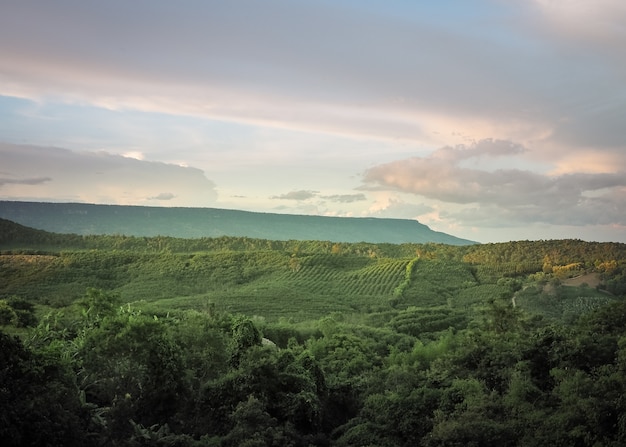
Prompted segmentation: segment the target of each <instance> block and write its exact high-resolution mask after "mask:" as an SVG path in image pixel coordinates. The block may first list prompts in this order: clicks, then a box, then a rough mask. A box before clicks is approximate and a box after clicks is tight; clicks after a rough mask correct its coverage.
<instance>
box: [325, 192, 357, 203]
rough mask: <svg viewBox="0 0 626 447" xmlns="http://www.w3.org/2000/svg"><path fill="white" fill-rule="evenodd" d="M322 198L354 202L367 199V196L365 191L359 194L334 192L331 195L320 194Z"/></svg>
mask: <svg viewBox="0 0 626 447" xmlns="http://www.w3.org/2000/svg"><path fill="white" fill-rule="evenodd" d="M320 198H322V199H325V200H329V201H331V202H337V203H354V202H362V201H364V200H367V197H366V196H365V194H363V193H358V194H333V195H329V196H320Z"/></svg>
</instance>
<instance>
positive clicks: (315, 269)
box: [0, 219, 626, 321]
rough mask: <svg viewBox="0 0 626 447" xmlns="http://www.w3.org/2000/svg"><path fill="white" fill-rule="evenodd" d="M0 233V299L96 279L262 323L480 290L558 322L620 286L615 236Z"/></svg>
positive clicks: (50, 293) (485, 296) (44, 296)
mask: <svg viewBox="0 0 626 447" xmlns="http://www.w3.org/2000/svg"><path fill="white" fill-rule="evenodd" d="M0 230H1V233H0V234H1V236H0V249H4V251H3V252H2V256H0V267H2V268H1V269H0V279H2V282H1V284H0V297H2V296H13V295H15V296H19V297H22V298H25V299H28V300H31V301H33V302H35V303H38V304H44V305H47V306H53V307H59V306H65V305H69V304H70V303H72V302H73V301H75V300H77V299H79V298H80V297H81V296H82V295H83V294H84V292H85V290H86V289H87V288H89V287H96V288H100V289H104V290H110V291H114V292H116V293H119V294H120V295H121V296H122V298H123V299H124V300H125V301H127V302H134V303H137V305H138V306H139V307H141V308H143V309H145V310H149V311H150V312H156V313H159V312H161V311H163V312H167V311H169V310H172V309H178V310H181V309H197V308H199V307H202V306H205V305H207V303H210V304H211V305H212V306H214V307H216V308H217V309H219V310H221V311H225V312H231V313H243V314H247V315H257V316H260V317H263V318H266V319H268V320H269V321H276V320H277V319H279V318H281V317H289V318H291V319H295V320H297V321H305V320H311V319H317V318H320V317H322V316H324V315H327V314H329V313H332V312H343V313H347V314H358V315H362V314H368V313H372V312H390V313H389V315H390V318H391V316H392V315H393V313H394V312H398V311H400V310H402V309H406V308H408V307H411V306H413V307H415V306H417V307H441V306H443V307H446V308H448V309H452V310H453V311H454V312H457V311H458V312H469V313H472V312H475V311H477V310H479V309H480V308H481V306H484V305H485V303H487V302H489V300H490V299H496V298H497V299H499V298H501V297H502V296H506V297H507V299H509V300H510V299H512V297H513V293H515V304H516V306H518V307H520V308H525V309H527V310H529V311H533V312H538V313H540V314H542V315H543V316H544V317H548V318H557V319H558V318H561V317H566V316H567V317H568V318H569V317H572V312H574V315H576V314H577V312H576V310H575V308H576V307H577V306H578V307H579V308H580V310H581V311H582V310H584V309H585V308H593V307H594V306H596V305H598V304H601V303H605V302H607V301H610V300H612V299H615V298H616V297H617V296H619V295H620V294H623V293H624V290H623V281H624V277H623V275H622V269H623V263H624V261H626V249H625V246H624V244H612V243H587V242H582V241H543V242H524V241H520V242H511V243H506V244H487V245H469V246H451V245H441V244H400V245H394V244H368V243H359V244H351V243H344V244H339V243H329V242H326V241H268V240H263V239H252V238H239V237H221V238H199V239H179V238H171V237H161V236H156V237H132V236H120V235H112V236H106V235H101V236H91V235H90V236H80V235H62V234H55V233H48V232H45V231H41V230H34V229H31V228H28V227H24V226H22V225H19V224H15V223H14V222H11V221H7V220H2V219H0ZM552 259H554V261H553V260H552ZM548 271H549V272H551V273H546V272H548ZM585 272H587V273H590V272H598V273H597V275H598V278H600V277H601V278H602V281H601V282H600V283H599V284H597V287H589V285H581V286H576V287H571V286H566V285H562V284H561V282H562V281H564V280H565V279H567V278H570V277H574V276H579V275H581V274H583V273H585ZM576 303H578V304H576ZM572 309H574V310H572Z"/></svg>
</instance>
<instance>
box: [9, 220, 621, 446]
mask: <svg viewBox="0 0 626 447" xmlns="http://www.w3.org/2000/svg"><path fill="white" fill-rule="evenodd" d="M625 387H626V244H619V243H595V242H584V241H580V240H549V241H516V242H508V243H498V244H482V245H481V244H474V245H464V246H452V245H444V244H435V243H426V244H372V243H337V242H331V241H304V240H290V241H271V240H264V239H254V238H247V237H217V238H195V239H180V238H173V237H164V236H154V237H139V236H123V235H102V236H93V235H92V236H89V235H76V234H56V233H48V232H45V231H41V230H34V229H32V228H27V227H23V226H21V225H18V224H15V223H13V222H11V221H7V220H3V219H0V439H2V440H3V445H5V446H26V445H37V446H74V445H76V446H79V445H80V446H129V447H130V446H142V445H156V446H249V447H251V446H303V447H307V446H338V447H339V446H425V447H434V446H498V447H501V446H546V445H552V446H614V447H617V446H623V445H626V399H625V398H624V396H625V395H626V390H625V389H624V388H625Z"/></svg>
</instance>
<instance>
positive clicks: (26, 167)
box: [0, 143, 217, 206]
mask: <svg viewBox="0 0 626 447" xmlns="http://www.w3.org/2000/svg"><path fill="white" fill-rule="evenodd" d="M0 159H2V162H3V168H4V169H7V170H8V171H10V172H11V173H13V175H14V176H15V177H16V178H17V179H22V180H18V181H15V180H14V181H9V182H7V181H4V184H3V186H2V189H0V194H1V195H2V196H4V197H6V198H11V199H15V198H18V197H19V198H20V199H24V200H29V199H33V198H37V200H47V201H54V202H58V201H77V202H91V203H111V204H123V205H140V204H143V203H145V201H146V200H154V199H156V200H169V201H170V202H171V205H173V206H203V205H204V206H210V205H212V204H214V203H215V201H216V200H217V193H216V191H215V185H214V184H213V182H211V181H210V180H208V179H207V178H206V177H205V176H204V173H203V172H202V171H201V170H199V169H195V168H184V167H181V166H177V165H171V164H166V163H157V162H150V161H145V160H137V159H133V158H127V157H123V156H121V155H112V154H109V153H107V152H103V151H101V152H96V153H94V152H75V151H70V150H67V149H61V148H53V147H41V146H32V145H16V144H8V143H0ZM34 174H37V175H36V176H35V175H34ZM42 174H43V175H42ZM163 188H168V189H169V190H170V191H171V192H168V193H160V192H159V191H162V190H163ZM147 197H148V198H150V199H146V198H147Z"/></svg>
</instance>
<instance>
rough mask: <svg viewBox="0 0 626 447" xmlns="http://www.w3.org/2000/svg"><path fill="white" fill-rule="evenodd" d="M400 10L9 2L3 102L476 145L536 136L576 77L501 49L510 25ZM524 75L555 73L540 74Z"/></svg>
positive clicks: (281, 4) (275, 3)
mask: <svg viewBox="0 0 626 447" xmlns="http://www.w3.org/2000/svg"><path fill="white" fill-rule="evenodd" d="M496 6H498V5H493V4H491V5H490V7H492V8H495V7H496ZM483 7H484V5H483ZM407 12H408V14H406V15H405V16H404V17H402V18H399V17H393V15H389V14H379V15H375V14H372V13H370V12H368V11H367V10H366V8H354V7H352V8H351V7H346V6H336V5H334V4H329V3H309V4H306V3H302V2H296V3H294V2H289V1H284V0H271V1H267V2H263V4H260V3H259V2H256V1H252V0H248V1H245V0H244V1H241V2H236V3H229V2H225V3H224V2H223V3H220V4H219V5H218V4H214V3H213V2H206V3H204V4H203V3H199V2H191V1H186V2H185V1H183V2H182V3H180V2H179V3H177V4H176V6H172V5H169V4H167V2H151V3H150V5H146V4H140V3H135V2H133V3H129V2H126V1H123V0H111V1H109V2H106V4H102V3H93V4H90V5H89V6H82V7H80V8H78V7H76V5H75V3H74V2H72V1H70V0H59V1H56V2H54V5H52V4H49V3H48V2H45V1H32V0H31V1H24V2H15V3H12V4H11V5H9V6H7V7H6V8H4V10H3V16H2V18H0V37H2V38H0V75H1V76H2V79H3V81H4V82H3V89H2V90H0V93H4V94H10V95H15V96H25V97H29V98H46V97H50V96H52V97H59V96H63V97H64V98H65V99H66V100H67V101H74V102H89V103H92V104H97V105H99V106H102V107H106V108H111V109H115V110H120V109H125V108H132V109H138V110H145V111H156V112H165V113H173V114H187V115H195V116H203V117H211V118H218V119H227V120H228V119H230V120H235V121H239V122H247V123H255V124H261V125H269V126H277V127H287V128H293V129H303V130H315V131H322V132H333V133H340V134H344V135H345V134H347V135H357V136H367V137H376V138H381V139H396V138H400V139H411V140H419V141H427V142H433V141H439V140H438V138H436V137H435V134H434V132H435V131H438V132H439V131H440V132H445V133H446V134H447V135H448V136H449V135H450V129H451V128H452V129H453V130H455V131H457V132H462V133H466V134H470V135H472V138H476V139H479V138H484V137H485V136H500V137H508V138H511V137H517V135H516V133H517V132H520V131H522V130H523V131H524V132H529V133H531V134H541V133H542V132H545V131H547V129H549V128H550V124H549V123H545V122H544V119H545V118H547V117H548V116H547V115H546V113H548V114H550V113H551V112H552V110H551V108H550V104H551V102H550V101H549V100H545V99H543V98H544V97H545V93H546V92H544V91H543V87H542V86H543V85H546V83H547V84H551V82H550V81H551V80H553V79H557V80H559V81H560V80H561V79H562V77H563V76H562V75H563V74H564V73H567V74H568V76H570V77H572V76H579V75H580V73H581V70H576V71H574V70H571V68H572V67H571V65H570V64H564V66H563V67H562V68H561V65H558V64H556V63H554V62H552V61H551V59H550V57H549V56H550V55H548V56H546V55H545V54H544V53H542V52H534V51H532V47H531V46H530V45H520V44H516V45H514V46H513V48H510V47H509V46H508V45H507V44H508V41H503V40H502V39H501V38H500V37H501V36H500V33H501V32H502V30H503V29H504V28H505V27H506V26H507V25H508V23H506V22H504V23H503V24H498V23H497V22H490V26H491V27H492V28H491V29H489V30H487V32H484V33H475V32H472V31H470V30H471V29H472V28H471V27H470V26H467V27H463V28H462V31H461V28H459V27H458V26H456V24H455V23H450V24H446V22H432V21H430V20H428V19H427V18H426V17H428V16H427V15H426V14H428V13H431V12H432V11H430V10H428V8H427V10H426V11H421V10H420V7H416V9H415V10H410V11H407ZM251 17H254V18H255V19H254V20H250V18H251ZM465 20H466V19H465ZM481 25H482V24H481ZM481 28H482V26H481ZM320 29H323V30H324V33H323V35H320V33H319V30H320ZM524 31H525V30H524ZM491 33H493V35H491ZM530 36H532V37H534V35H532V34H530ZM516 38H517V40H519V41H522V42H523V41H525V39H528V38H529V36H527V35H523V34H521V33H520V35H518V36H516ZM513 54H514V55H513ZM529 67H542V69H543V68H544V67H549V68H550V69H554V70H556V73H553V72H551V71H550V70H545V71H544V72H543V74H542V76H541V79H540V77H539V76H537V75H538V73H536V72H532V73H529V70H530V69H529ZM529 74H532V76H529ZM546 78H547V79H546ZM546 80H547V82H546ZM551 99H552V98H551ZM486 132H488V133H486Z"/></svg>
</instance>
